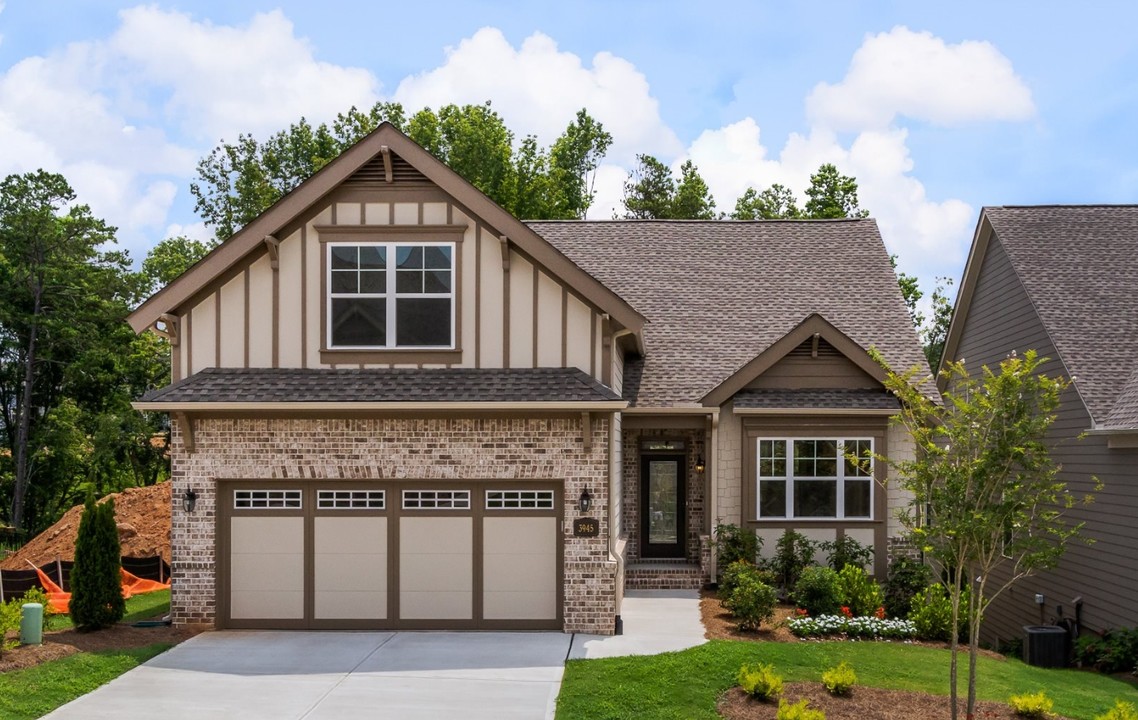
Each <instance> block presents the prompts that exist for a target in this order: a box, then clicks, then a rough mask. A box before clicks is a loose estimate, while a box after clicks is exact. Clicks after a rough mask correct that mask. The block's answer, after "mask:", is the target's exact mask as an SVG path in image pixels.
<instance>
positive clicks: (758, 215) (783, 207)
mask: <svg viewBox="0 0 1138 720" xmlns="http://www.w3.org/2000/svg"><path fill="white" fill-rule="evenodd" d="M801 217H802V211H801V210H799V209H798V200H797V199H796V198H795V197H794V193H793V192H792V191H791V189H790V188H788V187H786V186H785V185H780V184H779V183H775V184H774V185H771V186H770V187H769V188H767V189H766V190H763V191H762V192H758V191H756V190H755V189H754V188H753V187H749V188H747V190H746V192H744V193H743V194H742V196H740V197H739V199H738V200H736V201H735V212H733V213H731V219H732V220H797V219H798V218H801Z"/></svg>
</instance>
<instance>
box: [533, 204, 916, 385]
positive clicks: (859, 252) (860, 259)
mask: <svg viewBox="0 0 1138 720" xmlns="http://www.w3.org/2000/svg"><path fill="white" fill-rule="evenodd" d="M527 224H528V225H529V226H530V227H531V228H533V229H534V230H535V231H536V232H537V233H538V234H539V235H541V236H542V237H544V238H545V239H546V240H548V241H549V242H550V243H551V244H552V245H553V246H554V247H556V248H557V249H558V250H560V251H561V252H563V253H564V254H565V255H566V256H568V257H569V259H570V260H572V261H573V262H574V263H576V264H577V265H578V266H580V267H581V268H582V269H584V270H585V271H586V272H588V273H590V274H591V275H593V277H595V278H597V279H598V280H600V281H601V282H602V283H604V284H605V285H606V286H608V287H609V288H611V289H612V290H613V291H615V292H616V293H617V294H618V295H620V296H621V297H622V298H624V300H625V301H627V302H628V303H629V304H631V305H632V306H633V307H634V308H636V309H637V310H638V311H639V312H640V313H641V314H643V315H644V316H645V317H646V318H647V320H648V324H647V326H646V327H645V330H644V336H645V346H646V353H645V357H644V358H643V360H638V361H636V362H633V363H631V364H630V365H629V366H628V367H627V368H626V371H625V376H624V395H625V398H626V399H628V400H629V401H630V402H631V403H632V404H634V405H640V406H653V407H657V406H675V405H684V404H691V403H698V402H699V401H700V400H701V399H702V398H703V396H704V395H706V394H707V393H708V392H710V391H711V390H713V389H714V388H716V387H717V386H718V385H720V384H721V383H722V382H723V381H724V380H726V379H727V378H729V377H730V376H731V375H733V374H734V373H735V372H737V371H738V370H739V369H740V368H741V367H742V366H743V365H744V364H746V363H747V362H749V361H750V360H752V359H754V358H755V356H757V355H758V354H759V353H761V352H762V351H763V350H765V349H767V348H768V347H770V345H771V344H772V343H774V342H775V341H776V340H778V339H779V338H781V337H782V336H783V335H785V334H786V333H787V332H789V331H790V330H792V329H793V328H794V327H795V326H797V325H798V324H799V323H801V322H802V321H803V320H804V319H805V318H806V317H807V316H809V315H810V314H811V313H818V314H820V315H822V316H823V317H824V318H825V319H826V320H828V321H829V322H830V323H832V324H833V325H834V326H835V327H837V328H838V329H839V330H841V331H842V332H843V333H845V334H846V335H847V336H849V337H850V339H852V340H853V341H855V342H857V343H858V344H859V345H861V346H862V347H864V348H867V349H868V348H869V347H870V346H876V347H877V348H878V350H880V351H881V353H882V354H883V356H884V358H885V360H886V362H887V363H888V364H889V365H890V367H892V368H893V369H895V370H897V371H904V370H908V369H909V368H911V367H913V366H920V367H922V368H927V367H928V365H927V363H926V361H925V358H924V355H923V353H922V352H921V346H920V343H919V341H918V340H917V336H916V333H915V331H914V330H913V324H912V321H911V320H910V319H909V314H908V312H907V310H906V307H905V304H904V301H903V300H902V298H901V293H900V290H899V289H898V287H897V278H896V277H895V276H894V274H893V270H892V268H891V266H890V264H889V256H888V253H887V252H886V250H885V246H884V244H883V243H882V240H881V235H880V234H879V232H878V229H877V224H876V223H875V222H874V221H873V220H806V221H756V222H733V221H660V220H641V221H628V220H623V221H600V222H596V221H590V222H530V223H527Z"/></svg>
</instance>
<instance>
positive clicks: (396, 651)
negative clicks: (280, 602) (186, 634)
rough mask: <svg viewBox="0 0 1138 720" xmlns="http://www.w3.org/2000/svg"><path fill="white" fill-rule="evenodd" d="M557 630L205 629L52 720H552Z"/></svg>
mask: <svg viewBox="0 0 1138 720" xmlns="http://www.w3.org/2000/svg"><path fill="white" fill-rule="evenodd" d="M572 639H573V637H572V636H571V635H565V634H562V633H445V632H438V633H426V632H424V633H379V632H374V633H368V632H342V633H337V632H255V631H230V632H210V633H204V634H202V635H198V636H197V637H194V638H191V639H190V640H187V641H186V642H184V643H182V644H181V645H178V646H177V647H175V648H173V649H171V650H170V651H168V652H166V653H163V654H162V655H159V656H158V657H156V658H154V659H153V660H151V661H150V662H148V663H146V664H145V665H143V666H141V667H138V668H135V669H134V670H132V671H130V672H128V673H126V674H124V675H122V676H120V677H118V678H117V679H115V680H113V681H111V682H110V683H108V684H107V685H104V686H103V687H101V688H99V689H98V690H95V691H94V692H92V693H90V694H88V695H84V696H83V697H81V698H79V699H77V700H75V701H74V702H72V703H69V704H68V705H65V706H63V707H61V708H59V709H58V710H56V711H55V712H53V713H51V714H50V715H48V716H47V717H49V718H53V719H54V720H102V719H104V718H105V719H106V720H112V719H113V720H133V719H134V718H138V719H139V720H156V719H157V720H182V719H183V718H185V719H190V718H193V719H195V720H197V719H198V718H211V719H214V718H216V719H219V720H220V719H221V718H242V719H243V720H244V719H249V720H254V719H256V718H266V720H268V719H272V720H278V719H284V718H298V719H299V718H304V719H305V720H320V719H325V718H326V719H328V720H333V719H334V720H342V719H343V718H345V717H356V718H440V717H462V718H464V719H472V718H526V719H527V720H528V719H529V718H552V717H553V710H554V703H555V701H556V699H557V693H558V691H559V690H560V687H561V675H562V673H563V671H564V666H565V658H566V655H568V653H569V646H570V643H571V642H572Z"/></svg>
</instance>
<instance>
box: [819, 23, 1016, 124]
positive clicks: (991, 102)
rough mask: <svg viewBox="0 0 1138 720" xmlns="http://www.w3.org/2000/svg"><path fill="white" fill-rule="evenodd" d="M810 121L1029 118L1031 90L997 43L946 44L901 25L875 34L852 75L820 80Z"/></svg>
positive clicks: (856, 57)
mask: <svg viewBox="0 0 1138 720" xmlns="http://www.w3.org/2000/svg"><path fill="white" fill-rule="evenodd" d="M806 111H807V115H808V116H809V118H810V120H811V121H812V122H813V123H814V124H816V125H822V126H826V127H830V128H833V129H835V130H851V131H858V130H867V129H881V128H884V127H887V126H888V125H889V124H890V123H892V122H893V120H894V118H896V117H897V116H898V115H903V116H906V117H909V118H912V119H915V120H923V121H927V122H931V123H935V124H937V125H958V124H961V123H966V122H973V121H980V120H1009V121H1017V120H1026V119H1028V118H1030V117H1032V116H1033V115H1034V113H1035V104H1034V103H1033V102H1032V99H1031V91H1030V90H1029V89H1028V88H1027V86H1026V85H1025V84H1024V83H1023V81H1022V80H1021V79H1020V78H1019V76H1018V75H1016V73H1015V70H1014V69H1013V68H1012V63H1011V61H1010V60H1009V59H1008V58H1007V57H1006V56H1004V55H1003V54H1002V53H1001V52H1000V51H999V50H997V49H996V47H995V46H993V45H992V44H991V43H988V42H979V41H971V40H969V41H964V42H961V43H957V44H948V43H945V41H944V40H942V39H941V38H939V37H935V36H934V35H932V34H931V33H928V32H913V31H912V30H909V29H908V28H906V27H903V26H898V27H895V28H893V29H892V30H890V31H889V32H885V33H880V34H877V35H869V36H867V37H866V39H865V42H864V43H862V45H861V47H860V48H858V50H857V52H855V53H854V56H853V59H852V60H851V61H850V66H849V69H848V70H847V71H846V76H845V77H844V78H843V79H842V80H841V82H839V83H837V84H834V85H831V84H829V83H819V84H818V85H817V86H816V87H815V88H814V90H813V92H812V93H811V94H810V96H809V97H808V98H807V100H806Z"/></svg>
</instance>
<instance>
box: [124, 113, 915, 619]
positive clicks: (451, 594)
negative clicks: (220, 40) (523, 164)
mask: <svg viewBox="0 0 1138 720" xmlns="http://www.w3.org/2000/svg"><path fill="white" fill-rule="evenodd" d="M130 322H131V324H132V326H133V327H134V328H135V330H137V331H143V330H145V329H147V328H155V329H156V330H159V331H161V332H165V333H166V334H167V335H168V336H169V337H170V340H171V344H172V346H173V375H174V382H173V383H172V384H171V385H169V386H168V387H165V388H162V389H159V390H156V391H154V392H151V393H149V394H148V395H147V396H146V397H144V398H143V399H142V400H141V401H139V402H138V403H136V407H138V408H140V409H143V410H150V411H161V412H168V413H170V415H171V417H172V423H171V424H172V435H173V443H172V464H173V478H174V483H175V486H174V496H175V508H174V519H173V528H172V543H173V573H172V574H173V578H174V591H173V598H172V612H173V617H174V620H175V622H177V623H199V622H200V623H212V624H215V625H216V626H218V627H272V628H419V629H428V628H460V629H461V628H469V629H477V628H512V629H534V628H546V629H561V630H564V631H566V632H588V633H601V634H608V633H612V632H613V631H614V628H615V626H616V621H617V618H618V616H619V614H620V607H621V600H622V597H623V592H624V589H625V588H626V587H697V586H699V585H700V584H702V583H704V582H706V581H707V580H708V579H709V578H710V577H711V574H712V573H713V571H714V566H713V563H714V560H713V558H712V556H711V547H710V542H709V536H710V535H711V533H712V529H713V527H714V526H715V524H716V523H718V522H730V523H743V524H745V525H746V526H747V527H750V528H754V529H755V530H756V531H757V532H758V533H759V534H760V535H761V536H762V537H763V538H764V540H765V541H766V543H767V545H766V547H767V548H771V547H772V545H773V542H774V540H775V539H777V537H778V536H779V535H780V534H781V533H782V531H783V529H785V528H796V529H799V530H801V531H803V532H805V533H806V534H808V535H809V536H810V537H813V538H816V539H820V540H821V539H834V538H837V537H838V536H840V535H842V534H845V535H848V536H851V537H854V538H857V539H858V540H859V541H861V542H863V543H867V544H872V545H873V546H874V548H875V549H876V551H877V555H876V562H875V565H874V570H875V571H876V572H877V574H878V575H879V576H883V574H884V570H885V564H886V559H887V554H888V546H889V540H890V538H891V537H892V536H894V535H896V534H897V533H898V528H897V527H896V521H895V520H892V519H890V508H891V507H893V506H896V505H897V504H899V503H903V502H904V498H903V497H901V495H900V494H899V493H897V492H896V491H893V490H890V491H888V492H887V491H886V490H885V489H884V488H883V487H882V486H881V485H879V484H877V483H875V482H873V480H874V479H876V480H879V481H883V480H884V479H885V477H886V471H885V467H884V463H877V465H876V467H873V468H871V469H868V470H866V469H863V468H859V467H858V466H857V465H856V464H853V463H847V462H846V461H845V460H844V456H843V454H842V453H843V452H844V451H854V450H867V449H871V450H873V451H874V452H878V453H884V454H886V455H892V456H905V455H906V454H911V452H912V443H911V440H910V439H908V438H907V436H905V435H904V434H903V432H901V431H900V430H897V429H894V428H891V427H890V426H889V423H888V420H889V416H890V415H892V414H895V413H896V411H897V401H896V399H895V398H894V397H892V396H891V395H889V394H887V393H886V392H885V391H884V390H883V387H882V383H881V381H882V378H883V375H884V371H883V370H882V368H881V367H879V366H878V365H877V364H875V363H874V362H873V361H872V360H871V358H870V355H869V352H868V350H869V349H870V348H871V347H876V348H877V349H878V350H880V351H881V353H882V354H883V355H884V357H885V359H886V360H887V361H888V362H889V363H891V364H892V366H894V367H896V368H898V369H906V368H908V367H910V366H913V365H920V364H922V363H923V362H924V360H923V355H922V354H921V349H920V345H919V343H918V341H917V337H916V334H915V332H914V330H913V327H912V324H911V323H910V321H909V316H908V313H907V311H906V308H905V305H904V303H903V301H902V298H901V295H900V292H899V290H898V286H897V282H896V278H895V277H894V275H893V272H892V270H891V268H890V263H889V258H888V255H887V254H886V251H885V248H884V246H883V244H882V242H881V237H880V235H879V234H878V231H877V226H876V225H875V224H874V223H873V221H870V220H839V221H797V222H791V221H787V222H753V223H751V222H747V223H743V222H655V221H644V222H534V223H529V224H525V223H522V222H519V221H518V220H517V219H515V218H513V217H511V216H510V215H509V214H508V213H506V212H505V211H503V210H502V209H501V208H499V207H498V206H497V205H495V204H494V203H492V202H491V201H490V200H489V199H487V198H486V197H485V196H484V195H483V194H482V193H480V192H479V191H478V190H476V189H475V188H474V187H473V186H471V185H470V184H469V183H467V182H466V181H465V180H463V179H462V178H461V177H459V176H458V175H457V174H455V173H454V172H452V171H451V170H449V169H448V168H446V167H445V166H444V165H443V164H441V163H440V162H439V161H438V160H436V159H435V158H434V157H432V156H431V155H430V154H429V153H427V152H426V151H424V150H423V149H422V148H420V147H419V146H417V145H415V144H414V143H413V142H411V141H410V140H409V139H408V138H407V137H405V136H404V135H402V134H401V133H399V132H398V131H397V130H395V129H394V128H393V127H392V126H390V125H386V124H385V125H382V126H381V127H380V128H379V129H378V130H376V131H375V132H374V133H372V134H371V135H369V136H368V137H366V138H365V139H363V140H362V141H361V142H360V143H358V144H357V145H355V146H354V147H352V148H350V149H349V150H348V151H346V152H345V153H343V154H342V155H341V156H340V157H339V158H337V159H336V160H334V161H333V162H332V163H330V164H329V165H328V166H327V167H325V168H324V169H322V170H321V171H320V172H319V173H317V174H316V175H315V176H313V177H312V178H310V179H309V180H308V181H306V182H305V183H303V184H302V185H301V186H299V187H298V188H297V189H295V190H294V191H293V192H291V193H290V194H289V195H287V196H286V197H285V198H283V199H282V200H281V201H280V202H278V203H277V204H276V205H274V206H273V207H272V208H270V209H269V210H267V211H266V212H265V213H264V214H263V215H261V216H260V217H258V218H257V219H256V220H254V221H253V222H251V223H249V225H247V226H246V227H245V228H244V229H243V230H241V231H240V232H239V233H237V234H236V235H235V236H234V237H232V238H231V239H230V240H228V241H227V242H226V243H224V244H223V245H221V246H220V247H218V248H217V249H215V250H214V251H213V252H212V253H210V255H208V256H207V257H206V258H205V259H203V260H202V261H201V262H199V263H198V264H197V265H195V266H194V267H193V268H191V269H190V270H189V271H187V272H186V273H185V274H184V275H182V276H181V277H180V278H178V279H177V280H175V281H174V282H173V283H171V284H170V285H169V286H168V287H166V288H164V289H163V290H162V291H161V292H159V293H157V294H156V295H154V296H153V297H152V298H150V299H149V300H147V301H146V302H145V303H144V304H143V305H141V306H140V307H139V308H138V309H137V310H136V311H135V312H134V313H133V314H132V315H131V317H130ZM190 493H192V495H193V499H194V502H193V503H191V502H190V501H189V500H190ZM183 505H184V506H183ZM191 505H192V506H193V508H192V509H190V506H191Z"/></svg>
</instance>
